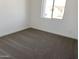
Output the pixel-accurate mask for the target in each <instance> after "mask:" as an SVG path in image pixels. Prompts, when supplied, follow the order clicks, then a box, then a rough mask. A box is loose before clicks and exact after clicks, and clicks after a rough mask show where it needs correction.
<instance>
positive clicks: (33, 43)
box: [0, 28, 78, 59]
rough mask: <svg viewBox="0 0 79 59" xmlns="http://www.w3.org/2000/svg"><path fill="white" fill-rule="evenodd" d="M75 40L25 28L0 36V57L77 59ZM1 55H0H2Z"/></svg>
mask: <svg viewBox="0 0 79 59" xmlns="http://www.w3.org/2000/svg"><path fill="white" fill-rule="evenodd" d="M77 49H78V48H77V40H75V39H71V38H66V37H62V36H59V35H55V34H50V33H47V32H43V31H40V30H36V29H32V28H30V29H26V30H23V31H20V32H17V33H14V34H11V35H7V36H5V37H2V38H0V50H1V51H0V55H1V53H2V51H4V52H6V54H5V53H4V52H3V53H2V55H3V56H5V55H6V56H8V57H0V59H78V58H77V55H78V54H77ZM2 55H1V56H2Z"/></svg>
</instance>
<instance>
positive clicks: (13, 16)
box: [0, 0, 30, 36]
mask: <svg viewBox="0 0 79 59" xmlns="http://www.w3.org/2000/svg"><path fill="white" fill-rule="evenodd" d="M29 15H30V14H29V0H0V36H4V35H7V34H10V33H13V32H16V31H20V30H23V29H26V28H28V27H29Z"/></svg>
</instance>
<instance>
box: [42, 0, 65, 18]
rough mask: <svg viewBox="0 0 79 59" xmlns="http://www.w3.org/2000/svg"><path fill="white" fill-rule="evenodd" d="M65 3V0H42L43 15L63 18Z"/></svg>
mask: <svg viewBox="0 0 79 59" xmlns="http://www.w3.org/2000/svg"><path fill="white" fill-rule="evenodd" d="M65 4H66V0H43V4H42V5H43V10H42V15H43V17H45V18H56V19H63V16H64V10H65Z"/></svg>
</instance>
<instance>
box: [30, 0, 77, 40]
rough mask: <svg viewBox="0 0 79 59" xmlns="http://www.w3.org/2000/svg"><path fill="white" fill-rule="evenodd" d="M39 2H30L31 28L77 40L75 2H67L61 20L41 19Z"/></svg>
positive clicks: (39, 0)
mask: <svg viewBox="0 0 79 59" xmlns="http://www.w3.org/2000/svg"><path fill="white" fill-rule="evenodd" d="M41 1H42V0H31V3H30V4H31V7H30V10H31V27H34V28H36V29H40V30H44V31H48V32H51V33H55V34H60V35H63V36H67V37H71V38H77V34H78V33H77V0H67V4H66V9H65V15H64V19H63V20H56V19H52V20H50V19H44V18H41V17H40V13H41Z"/></svg>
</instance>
